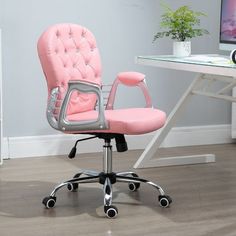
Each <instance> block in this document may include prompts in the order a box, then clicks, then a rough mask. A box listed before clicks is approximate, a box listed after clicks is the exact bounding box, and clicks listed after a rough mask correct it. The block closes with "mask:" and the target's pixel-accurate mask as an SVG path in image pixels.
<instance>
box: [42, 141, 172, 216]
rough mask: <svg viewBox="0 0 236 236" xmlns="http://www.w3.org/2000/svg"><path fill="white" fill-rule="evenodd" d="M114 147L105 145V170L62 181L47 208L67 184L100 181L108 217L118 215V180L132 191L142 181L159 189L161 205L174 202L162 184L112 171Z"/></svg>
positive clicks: (47, 199)
mask: <svg viewBox="0 0 236 236" xmlns="http://www.w3.org/2000/svg"><path fill="white" fill-rule="evenodd" d="M111 163H112V147H111V145H110V142H109V143H106V144H105V145H104V163H103V164H104V171H103V172H97V171H92V170H83V171H81V172H79V173H77V174H76V175H75V176H74V177H73V178H72V179H69V180H67V181H64V182H62V183H61V184H59V185H57V186H56V187H55V188H54V190H53V191H52V192H51V194H50V195H49V196H48V197H45V198H44V199H43V201H42V203H43V204H44V205H45V207H46V208H48V209H49V208H52V207H54V205H55V203H56V193H57V191H58V190H59V189H61V188H62V187H64V186H67V189H68V190H69V191H72V192H74V191H77V190H78V187H79V184H84V183H100V184H102V185H103V194H104V212H105V214H106V216H107V217H108V218H115V217H116V216H117V215H118V209H117V207H116V206H114V205H112V185H113V184H115V183H116V182H124V183H128V187H129V189H130V191H137V190H138V189H139V188H140V184H141V183H145V184H148V185H150V186H152V187H154V188H155V189H156V190H158V191H159V194H160V195H159V197H158V200H159V205H160V206H161V207H163V208H166V207H169V205H170V204H171V202H172V199H171V197H170V196H168V195H165V192H164V190H163V189H162V188H161V187H160V185H158V184H155V183H153V182H151V181H149V180H146V179H143V178H139V176H138V175H137V174H136V173H134V172H131V171H127V172H118V173H115V172H112V164H111Z"/></svg>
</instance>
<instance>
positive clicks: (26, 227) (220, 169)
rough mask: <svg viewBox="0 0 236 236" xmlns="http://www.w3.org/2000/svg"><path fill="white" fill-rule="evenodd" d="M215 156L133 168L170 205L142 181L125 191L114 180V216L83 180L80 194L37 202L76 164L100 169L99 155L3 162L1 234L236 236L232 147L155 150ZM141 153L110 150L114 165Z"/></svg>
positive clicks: (125, 165)
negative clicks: (163, 202)
mask: <svg viewBox="0 0 236 236" xmlns="http://www.w3.org/2000/svg"><path fill="white" fill-rule="evenodd" d="M201 153H215V154H216V163H210V164H200V165H189V166H176V167H162V168H148V169H138V170H136V171H137V173H138V174H139V176H142V177H144V178H147V179H150V180H152V181H153V182H156V183H158V184H160V185H161V186H162V187H163V188H164V190H165V191H166V192H167V193H168V194H169V195H170V196H171V197H172V198H173V203H172V205H171V207H170V208H167V209H162V208H160V207H159V206H158V201H157V196H158V194H157V192H156V191H155V189H153V188H150V187H149V186H145V185H142V186H141V189H140V190H139V191H138V192H133V193H130V192H129V191H128V188H127V185H126V184H123V183H117V184H115V185H114V194H113V199H114V200H113V203H114V205H116V206H117V207H118V209H119V215H118V217H117V218H116V219H113V220H110V219H107V218H106V217H105V216H104V213H103V193H102V186H101V185H99V184H84V185H81V186H80V188H79V192H77V193H71V192H68V191H67V190H66V188H65V189H61V190H60V191H59V192H58V194H57V203H56V207H55V208H54V209H50V210H46V209H44V207H43V205H42V204H41V200H42V199H43V197H45V196H47V195H49V193H50V191H51V190H52V189H53V187H54V186H55V185H56V184H57V183H59V182H61V181H62V180H65V179H68V178H71V177H72V176H73V175H74V174H75V173H77V172H78V169H79V168H85V169H97V170H100V169H101V168H102V155H101V153H98V154H83V155H78V157H77V158H75V159H73V160H69V159H68V158H66V157H63V156H59V157H40V158H23V159H12V160H6V161H4V164H3V166H1V167H0V235H1V236H13V235H22V236H32V235H34V236H44V235H49V236H54V235H57V236H61V235H66V236H73V235H96V236H100V235H103V236H104V235H105V236H108V235H112V236H114V235H119V236H120V235H140V236H141V235H142V236H143V235H161V236H162V235H163V236H169V235H171V236H173V235H174V236H185V235H186V236H189V235H194V236H198V235H199V236H218V235H219V236H226V235H227V236H231V235H232V236H235V235H236V224H235V218H236V171H235V170H236V155H235V154H236V145H235V144H224V145H209V146H194V147H184V148H183V147H182V148H168V149H161V150H160V152H159V153H158V155H162V156H168V155H188V154H201ZM140 154H141V151H128V152H126V153H114V161H113V165H114V170H115V171H117V170H119V171H120V170H128V169H130V168H132V166H133V164H134V163H135V161H136V160H137V157H138V156H139V155H140Z"/></svg>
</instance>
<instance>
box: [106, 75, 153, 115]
mask: <svg viewBox="0 0 236 236" xmlns="http://www.w3.org/2000/svg"><path fill="white" fill-rule="evenodd" d="M120 84H123V85H126V86H130V87H134V86H137V87H139V88H140V89H141V90H142V92H143V95H144V97H145V101H146V107H152V100H151V97H150V95H149V92H148V88H147V85H146V82H145V75H144V74H142V73H138V72H121V73H119V74H118V75H117V77H116V80H115V81H114V83H113V85H112V88H111V91H110V94H109V97H108V101H107V105H106V110H112V109H113V106H114V102H115V97H116V91H117V87H118V85H120Z"/></svg>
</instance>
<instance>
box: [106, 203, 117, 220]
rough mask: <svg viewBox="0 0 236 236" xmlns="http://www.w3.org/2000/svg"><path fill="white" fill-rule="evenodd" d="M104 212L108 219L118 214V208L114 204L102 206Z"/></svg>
mask: <svg viewBox="0 0 236 236" xmlns="http://www.w3.org/2000/svg"><path fill="white" fill-rule="evenodd" d="M104 212H105V214H106V216H107V217H108V218H110V219H112V218H115V217H116V216H117V215H118V209H117V207H116V206H113V205H111V206H104Z"/></svg>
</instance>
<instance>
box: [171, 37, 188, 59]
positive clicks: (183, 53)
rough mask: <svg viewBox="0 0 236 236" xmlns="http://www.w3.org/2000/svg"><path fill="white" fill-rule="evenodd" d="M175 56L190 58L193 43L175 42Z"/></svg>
mask: <svg viewBox="0 0 236 236" xmlns="http://www.w3.org/2000/svg"><path fill="white" fill-rule="evenodd" d="M173 55H174V56H175V57H188V56H190V55H191V42H190V41H183V42H174V43H173Z"/></svg>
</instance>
